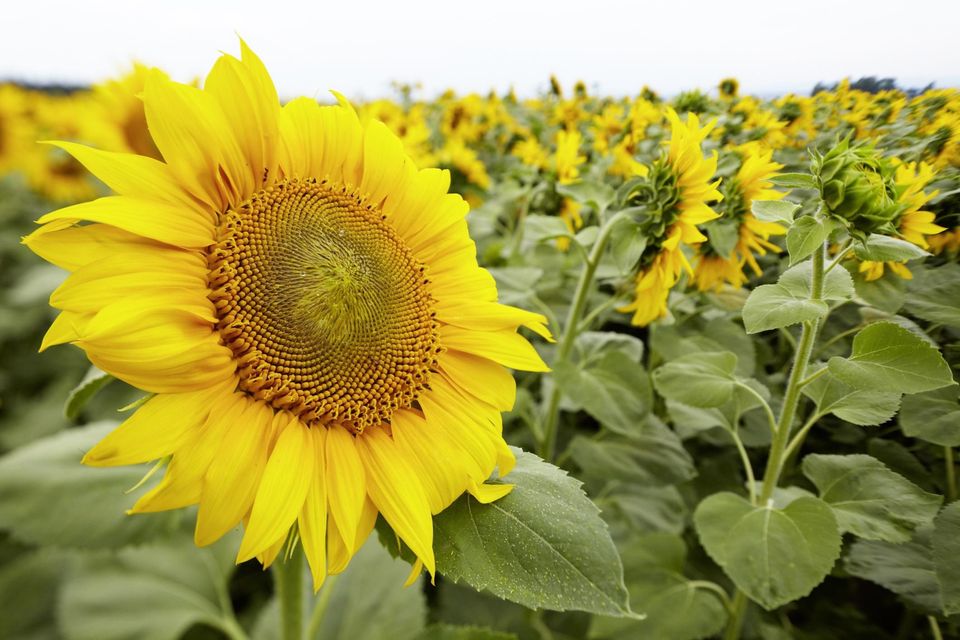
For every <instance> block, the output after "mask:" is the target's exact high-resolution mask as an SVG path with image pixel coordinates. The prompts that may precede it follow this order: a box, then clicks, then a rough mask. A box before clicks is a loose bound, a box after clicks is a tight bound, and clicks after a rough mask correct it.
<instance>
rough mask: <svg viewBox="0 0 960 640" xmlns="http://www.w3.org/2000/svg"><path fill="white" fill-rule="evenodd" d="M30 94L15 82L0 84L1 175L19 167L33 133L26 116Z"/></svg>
mask: <svg viewBox="0 0 960 640" xmlns="http://www.w3.org/2000/svg"><path fill="white" fill-rule="evenodd" d="M30 97H31V96H30V94H28V93H27V92H26V91H24V90H23V89H21V88H20V87H18V86H16V85H13V84H6V83H4V84H0V175H3V174H5V173H7V172H8V171H11V170H13V169H17V168H19V165H20V163H21V160H22V157H23V152H24V150H25V149H28V148H30V145H28V144H27V142H28V140H29V139H30V135H31V134H32V130H31V128H30V123H29V121H28V119H27V118H26V116H25V111H26V109H27V106H28V101H29V99H30Z"/></svg>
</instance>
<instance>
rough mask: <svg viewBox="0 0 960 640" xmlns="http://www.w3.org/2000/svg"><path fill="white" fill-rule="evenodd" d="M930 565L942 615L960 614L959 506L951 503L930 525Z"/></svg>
mask: <svg viewBox="0 0 960 640" xmlns="http://www.w3.org/2000/svg"><path fill="white" fill-rule="evenodd" d="M932 543H933V564H934V566H935V567H936V573H937V582H938V583H939V585H940V598H941V600H942V603H943V612H944V613H946V614H947V615H951V616H952V615H956V614H958V613H960V502H954V503H952V504H950V505H947V507H946V508H945V509H944V510H943V511H941V512H940V515H938V516H937V519H936V521H935V522H934V524H933V536H932Z"/></svg>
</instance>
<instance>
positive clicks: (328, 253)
mask: <svg viewBox="0 0 960 640" xmlns="http://www.w3.org/2000/svg"><path fill="white" fill-rule="evenodd" d="M219 231H220V233H219V235H220V237H219V241H218V242H217V244H216V245H215V246H214V247H213V250H212V251H211V253H210V256H209V261H210V276H209V278H210V286H211V296H210V297H211V299H212V300H213V302H214V304H215V305H216V308H217V315H218V316H219V319H220V321H219V323H218V329H219V331H220V335H221V336H222V337H223V341H224V343H225V344H227V345H228V346H229V347H230V349H231V350H232V351H233V354H234V357H235V358H236V359H237V361H238V362H239V363H240V367H239V369H238V372H239V376H240V388H241V389H243V390H244V391H247V392H248V393H250V394H251V395H252V396H254V397H256V398H258V399H261V400H264V401H266V402H269V403H270V404H271V405H272V406H273V407H274V408H275V409H286V410H289V411H290V412H291V413H293V414H295V415H296V416H298V417H299V418H300V419H301V420H303V421H304V422H305V423H307V424H316V423H318V422H322V423H329V422H332V421H339V422H341V423H342V424H344V425H345V426H347V427H348V428H350V429H351V430H352V431H355V432H361V431H363V429H364V428H366V427H368V426H370V425H373V424H380V423H382V422H389V420H390V418H391V416H392V415H393V412H394V411H395V410H397V409H406V408H409V407H410V406H411V405H412V404H413V401H414V400H416V398H417V394H418V392H419V391H420V390H421V389H422V388H423V387H424V384H425V383H426V382H427V379H428V377H429V375H430V369H436V368H437V366H438V362H437V357H436V356H437V354H438V353H439V352H440V351H441V348H440V346H439V338H438V332H437V329H438V325H437V322H436V321H435V320H434V315H435V314H434V311H433V299H432V297H431V296H430V293H429V292H428V291H427V289H426V284H427V283H426V281H425V278H424V271H425V268H424V266H423V265H421V264H419V263H418V262H417V261H416V260H415V259H414V258H413V256H412V255H411V253H410V251H409V249H407V247H406V246H405V245H404V244H403V242H402V241H401V240H400V238H398V237H397V234H396V233H395V232H394V231H393V230H392V229H391V228H390V226H389V225H387V224H386V223H385V222H384V216H383V214H381V213H380V212H378V211H377V210H376V209H374V208H372V207H369V206H366V205H364V204H363V203H362V201H361V199H360V198H358V197H357V196H355V195H353V194H351V193H348V192H347V191H346V190H344V189H339V190H336V189H332V188H331V187H330V186H328V185H326V184H324V183H322V182H318V181H315V180H311V181H300V180H288V181H282V182H278V183H277V184H275V185H273V186H272V187H271V188H269V189H265V190H263V191H259V192H257V193H256V194H254V195H253V197H251V198H250V199H249V200H248V201H246V202H244V203H243V204H242V205H240V206H239V207H237V208H236V209H230V210H229V211H227V213H226V214H225V215H224V216H223V223H222V224H221V227H220V230H219Z"/></svg>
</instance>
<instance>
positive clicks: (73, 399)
mask: <svg viewBox="0 0 960 640" xmlns="http://www.w3.org/2000/svg"><path fill="white" fill-rule="evenodd" d="M114 380H116V378H114V377H113V376H112V375H110V374H109V373H104V372H103V371H100V369H97V368H96V367H90V369H89V370H88V371H87V373H86V375H84V376H83V380H81V381H80V384H78V385H77V386H76V387H75V388H74V389H73V391H71V392H70V396H69V397H68V398H67V403H66V405H65V406H64V410H63V413H64V415H65V416H66V417H67V419H68V420H76V419H77V416H79V415H80V412H81V411H82V410H83V408H84V407H85V406H86V404H87V402H89V401H90V399H91V398H93V396H95V395H97V392H99V391H100V390H101V389H103V388H104V387H105V386H107V385H108V384H110V383H111V382H113V381H114Z"/></svg>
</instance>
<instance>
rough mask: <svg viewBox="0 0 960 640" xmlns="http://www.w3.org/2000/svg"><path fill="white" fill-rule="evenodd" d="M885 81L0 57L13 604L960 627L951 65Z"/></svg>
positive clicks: (232, 627) (352, 624)
mask: <svg viewBox="0 0 960 640" xmlns="http://www.w3.org/2000/svg"><path fill="white" fill-rule="evenodd" d="M856 87H857V84H856V83H855V84H851V83H850V82H849V81H846V80H844V81H841V82H839V83H838V84H836V85H833V86H831V87H818V91H816V92H815V93H814V94H812V95H794V94H788V95H782V96H779V97H776V98H774V99H760V98H758V97H754V96H752V95H749V94H747V93H744V92H742V91H741V89H740V87H739V85H738V82H737V81H736V80H735V79H733V78H728V79H724V80H722V81H721V82H719V84H718V85H717V87H716V88H714V89H712V90H711V91H709V92H702V91H698V90H691V91H687V92H684V93H681V94H679V95H676V96H670V97H665V96H660V95H658V94H657V92H656V91H655V90H654V89H651V88H649V87H643V88H641V89H639V91H638V93H637V94H636V95H632V96H629V97H616V96H605V95H594V94H593V93H592V92H590V91H588V90H587V88H586V86H585V85H584V84H583V83H578V84H576V85H575V86H573V87H572V88H570V87H563V86H561V85H560V83H559V82H558V81H557V80H556V79H555V78H551V79H550V84H549V89H548V90H546V91H544V92H543V94H542V95H539V96H536V97H524V96H518V95H515V94H514V93H513V92H512V91H511V92H509V93H506V94H499V93H495V92H491V93H489V94H487V95H480V94H469V95H457V94H456V93H454V92H452V91H449V92H446V93H444V94H442V95H440V96H438V97H436V98H433V99H427V98H425V97H422V96H421V95H420V91H419V90H418V89H417V88H416V87H413V86H407V85H397V86H396V92H395V97H394V98H393V99H379V100H374V101H351V100H349V99H348V98H347V97H344V96H343V95H341V94H339V93H336V92H333V93H331V94H330V95H329V96H326V97H324V96H321V97H320V99H319V100H318V99H315V98H304V97H299V98H298V97H295V96H284V95H278V92H277V89H276V88H275V86H274V83H273V81H272V79H271V77H270V74H269V72H268V70H267V68H266V67H265V66H264V64H263V63H262V62H261V60H260V59H259V58H258V57H257V55H256V54H255V53H254V52H253V51H252V50H251V49H249V48H248V47H247V45H246V44H244V43H242V42H241V44H240V54H239V55H238V56H236V57H235V56H233V55H229V54H223V55H221V56H220V57H219V58H218V59H216V61H215V63H214V64H213V66H212V69H211V71H210V72H209V75H207V76H206V77H205V78H203V79H198V80H195V81H193V82H190V83H187V84H181V83H179V82H175V81H173V80H171V78H170V77H169V76H168V75H167V74H166V73H164V72H163V71H162V70H160V69H156V68H150V67H146V66H142V65H135V66H134V67H133V68H131V69H130V71H129V73H127V74H126V75H123V76H122V77H117V78H114V79H108V80H105V81H104V82H102V83H100V84H97V85H95V86H93V87H90V88H82V89H70V90H66V89H56V90H53V89H41V88H31V87H25V86H22V85H17V84H13V83H8V84H0V227H2V230H3V233H2V235H0V301H2V303H0V354H2V358H0V639H7V638H9V639H12V640H13V639H16V640H21V639H23V640H41V639H48V638H49V639H53V638H64V639H67V640H123V639H130V640H141V639H149V640H176V639H185V640H213V639H218V638H226V639H229V640H244V639H250V640H260V639H263V640H319V639H323V640H335V639H342V640H355V639H360V640H378V639H387V640H551V639H552V640H566V639H574V638H587V639H590V640H634V639H647V638H649V639H654V640H656V639H663V640H696V639H700V638H725V639H728V640H733V639H736V638H762V639H764V640H781V639H783V640H785V639H789V638H798V639H807V638H810V639H814V638H816V639H819V638H826V639H832V638H836V639H854V638H870V639H871V640H886V639H889V640H914V639H927V638H930V639H933V640H942V639H943V638H951V637H954V638H960V502H958V500H957V498H958V488H960V484H958V480H957V461H956V447H958V446H960V388H958V385H957V381H956V378H957V375H956V369H957V367H958V366H960V264H958V253H960V91H958V90H956V89H933V88H927V89H924V90H922V91H909V92H908V91H903V90H900V89H895V88H893V89H889V88H888V89H883V90H871V91H869V92H868V91H865V90H862V89H858V88H856ZM38 143H39V144H38Z"/></svg>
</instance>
